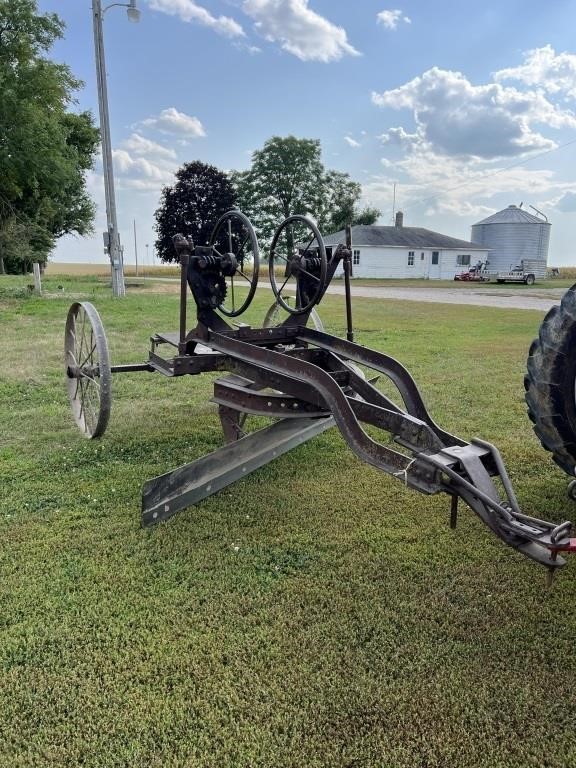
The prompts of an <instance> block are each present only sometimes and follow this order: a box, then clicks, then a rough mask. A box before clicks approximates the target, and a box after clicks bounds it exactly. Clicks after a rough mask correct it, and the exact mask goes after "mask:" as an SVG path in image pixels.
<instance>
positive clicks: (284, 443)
mask: <svg viewBox="0 0 576 768" xmlns="http://www.w3.org/2000/svg"><path fill="white" fill-rule="evenodd" d="M332 426H334V419H333V418H332V416H325V417H323V418H320V419H298V420H294V419H282V420H281V421H278V422H276V423H274V424H272V425H271V426H269V427H265V428H264V429H260V430H258V431H257V432H253V433H252V434H250V435H247V436H246V437H243V438H241V439H240V440H235V441H234V442H232V443H229V444H228V445H225V446H224V447H223V448H219V449H218V450H217V451H214V452H213V453H209V454H208V455H207V456H203V457H202V458H200V459H197V460H196V461H193V462H192V463H190V464H184V465H183V466H182V467H178V469H174V470H172V472H167V473H166V474H164V475H159V476H158V477H155V478H153V479H152V480H148V482H146V483H145V484H144V487H143V489H142V525H144V526H147V525H153V524H154V523H159V522H160V521H161V520H166V519H167V518H169V517H171V516H172V515H173V514H175V513H176V512H178V511H179V510H181V509H184V508H185V507H189V506H191V505H192V504H196V503H197V502H199V501H201V500H202V499H205V498H207V497H208V496H211V495H212V494H213V493H216V492H217V491H220V490H222V488H226V486H228V485H230V484H231V483H233V482H235V481H236V480H239V479H240V478H242V477H246V476H247V475H249V474H250V473H251V472H254V470H256V469H259V468H260V467H263V466H265V465H266V464H268V463H269V462H270V461H273V460H274V459H275V458H277V457H278V456H282V454H284V453H287V451H289V450H291V449H292V448H295V447H296V446H297V445H301V444H302V443H305V442H306V441H308V440H310V439H311V438H312V437H315V436H316V435H319V434H320V433H321V432H324V431H325V430H327V429H329V428H330V427H332Z"/></svg>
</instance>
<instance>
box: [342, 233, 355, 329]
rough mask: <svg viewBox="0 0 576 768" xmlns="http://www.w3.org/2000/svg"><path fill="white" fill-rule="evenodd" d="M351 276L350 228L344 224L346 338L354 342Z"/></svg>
mask: <svg viewBox="0 0 576 768" xmlns="http://www.w3.org/2000/svg"><path fill="white" fill-rule="evenodd" d="M351 276H352V226H351V225H350V224H346V255H345V256H344V289H345V292H346V338H347V339H348V341H354V328H353V325H352V294H351V289H350V278H351Z"/></svg>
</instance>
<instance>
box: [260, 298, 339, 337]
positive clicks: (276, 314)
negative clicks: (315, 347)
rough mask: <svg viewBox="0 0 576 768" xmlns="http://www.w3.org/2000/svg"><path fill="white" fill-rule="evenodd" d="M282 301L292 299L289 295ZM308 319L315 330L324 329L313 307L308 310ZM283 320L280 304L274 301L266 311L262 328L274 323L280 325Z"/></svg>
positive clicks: (269, 326) (270, 326)
mask: <svg viewBox="0 0 576 768" xmlns="http://www.w3.org/2000/svg"><path fill="white" fill-rule="evenodd" d="M284 301H286V302H287V303H290V302H291V301H292V297H291V296H285V297H284ZM309 319H310V320H312V325H313V326H314V328H315V330H317V331H323V330H324V323H323V322H322V320H321V319H320V315H319V314H318V312H316V310H315V309H312V311H311V312H310V318H309ZM282 320H283V317H282V309H281V307H280V304H279V303H278V302H277V301H275V302H274V304H272V306H271V307H270V309H269V310H268V312H266V317H265V318H264V324H263V327H264V328H272V327H274V326H275V325H280V324H281V322H282Z"/></svg>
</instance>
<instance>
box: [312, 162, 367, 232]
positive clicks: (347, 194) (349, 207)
mask: <svg viewBox="0 0 576 768" xmlns="http://www.w3.org/2000/svg"><path fill="white" fill-rule="evenodd" d="M325 186H326V196H325V200H324V210H323V212H322V216H321V219H320V220H319V223H320V228H321V229H323V231H325V232H327V233H328V232H339V231H340V230H341V229H344V227H345V226H346V224H352V225H354V224H375V223H376V221H377V220H378V217H379V216H380V211H379V210H378V208H372V207H370V206H366V207H365V208H362V209H360V208H358V201H359V200H360V197H361V195H362V187H361V186H360V184H358V182H357V181H352V180H351V179H350V177H349V176H348V174H347V173H341V172H340V171H328V172H327V173H326V176H325Z"/></svg>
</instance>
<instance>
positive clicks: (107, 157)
mask: <svg viewBox="0 0 576 768" xmlns="http://www.w3.org/2000/svg"><path fill="white" fill-rule="evenodd" d="M115 6H121V7H123V8H126V13H127V15H128V19H129V20H130V21H138V20H139V19H140V11H139V9H138V8H137V7H136V0H130V2H129V3H111V4H110V5H108V6H106V7H105V8H104V10H102V3H101V0H92V22H93V26H94V51H95V55H96V81H97V83H98V108H99V112H100V138H101V142H102V165H103V168H104V197H105V200H106V220H107V225H108V229H107V231H106V232H104V249H105V251H106V252H107V253H108V256H109V257H110V267H111V272H112V293H113V294H114V296H125V295H126V286H125V284H124V264H123V256H122V246H121V245H120V233H119V231H118V221H117V218H116V195H115V193H114V167H113V164H112V144H111V141H110V116H109V114H108V90H107V87H106V63H105V60H104V36H103V29H102V19H103V17H104V14H105V13H106V11H107V10H109V9H110V8H113V7H115Z"/></svg>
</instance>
